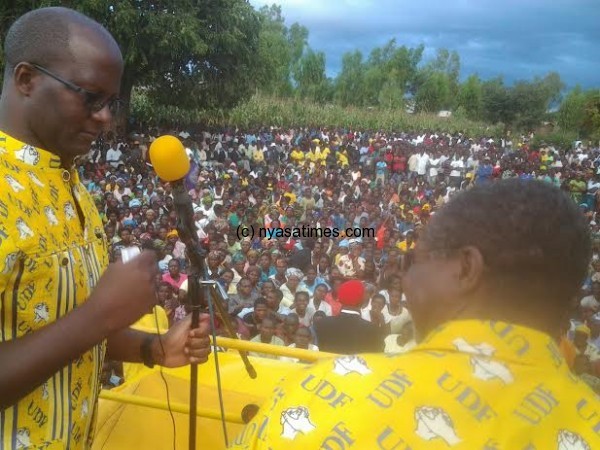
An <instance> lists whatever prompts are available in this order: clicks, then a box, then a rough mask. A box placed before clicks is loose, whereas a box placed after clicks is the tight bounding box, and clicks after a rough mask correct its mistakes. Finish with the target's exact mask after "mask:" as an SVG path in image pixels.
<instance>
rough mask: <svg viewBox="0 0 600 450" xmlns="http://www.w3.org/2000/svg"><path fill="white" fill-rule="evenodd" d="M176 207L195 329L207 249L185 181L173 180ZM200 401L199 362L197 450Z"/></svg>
mask: <svg viewBox="0 0 600 450" xmlns="http://www.w3.org/2000/svg"><path fill="white" fill-rule="evenodd" d="M173 206H174V207H175V210H176V211H177V233H178V235H179V238H180V239H181V241H182V242H183V243H184V244H185V245H186V253H187V256H188V258H189V260H190V270H189V271H188V289H189V291H188V299H189V301H190V305H191V310H192V329H195V328H198V325H199V324H200V310H201V309H202V306H203V305H204V300H205V299H204V290H203V289H200V282H201V280H202V277H203V276H204V255H205V252H204V250H203V249H202V248H200V245H199V243H198V238H197V236H196V232H195V230H196V225H195V224H194V210H193V207H192V199H191V198H190V196H189V194H188V192H187V190H186V188H185V183H184V181H183V180H178V181H175V182H174V183H173ZM197 404H198V364H197V363H192V364H191V365H190V416H189V427H190V429H189V448H190V450H196V411H197Z"/></svg>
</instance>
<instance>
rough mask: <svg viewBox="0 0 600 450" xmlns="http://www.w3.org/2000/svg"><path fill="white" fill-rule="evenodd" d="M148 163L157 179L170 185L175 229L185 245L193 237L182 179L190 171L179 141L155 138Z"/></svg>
mask: <svg viewBox="0 0 600 450" xmlns="http://www.w3.org/2000/svg"><path fill="white" fill-rule="evenodd" d="M149 156H150V163H151V164H152V167H153V168H154V171H155V172H156V174H157V175H158V177H159V178H160V179H161V180H164V181H168V182H170V183H171V184H172V186H173V206H174V207H175V210H176V211H177V231H178V232H179V234H180V238H181V240H182V241H183V242H184V243H185V244H186V245H187V244H190V243H191V242H192V241H196V240H197V235H196V231H195V230H196V224H195V223H194V207H193V206H192V199H191V197H190V195H189V194H188V191H187V189H186V188H185V183H184V178H185V176H186V175H187V173H188V172H189V171H190V160H189V158H188V156H187V153H186V151H185V148H184V146H183V144H182V143H181V141H180V140H179V139H178V138H176V137H175V136H171V135H164V136H160V137H158V138H156V139H155V140H154V142H152V144H150V149H149Z"/></svg>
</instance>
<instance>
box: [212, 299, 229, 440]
mask: <svg viewBox="0 0 600 450" xmlns="http://www.w3.org/2000/svg"><path fill="white" fill-rule="evenodd" d="M213 301H214V300H213V297H211V295H210V293H209V295H208V310H209V313H210V327H211V328H212V338H213V347H214V354H215V372H216V374H217V392H218V393H219V407H220V409H221V426H222V427H223V437H224V438H225V447H226V448H227V447H229V439H227V424H226V423H225V407H224V406H223V391H222V388H221V371H220V370H219V355H218V353H219V352H218V350H217V330H216V327H215V310H214V305H213ZM217 301H220V300H219V299H217Z"/></svg>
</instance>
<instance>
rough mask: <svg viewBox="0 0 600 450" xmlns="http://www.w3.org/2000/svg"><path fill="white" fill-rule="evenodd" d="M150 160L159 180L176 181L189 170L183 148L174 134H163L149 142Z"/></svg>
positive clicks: (188, 162) (188, 163)
mask: <svg viewBox="0 0 600 450" xmlns="http://www.w3.org/2000/svg"><path fill="white" fill-rule="evenodd" d="M149 152H150V162H151V163H152V166H153V167H154V171H155V172H156V174H157V175H158V176H159V178H160V179H161V180H164V181H178V180H181V179H183V178H184V177H185V176H186V175H187V173H188V172H189V171H190V160H189V158H188V156H187V153H186V152H185V148H184V147H183V144H182V143H181V141H180V140H179V139H177V138H176V137H175V136H171V135H168V134H166V135H164V136H160V137H159V138H156V139H155V140H154V142H152V144H150V150H149Z"/></svg>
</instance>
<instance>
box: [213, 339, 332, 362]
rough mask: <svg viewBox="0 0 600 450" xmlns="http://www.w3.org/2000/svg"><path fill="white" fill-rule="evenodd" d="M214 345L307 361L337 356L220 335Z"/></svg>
mask: <svg viewBox="0 0 600 450" xmlns="http://www.w3.org/2000/svg"><path fill="white" fill-rule="evenodd" d="M211 341H212V337H211ZM216 345H217V347H225V348H232V349H235V350H245V351H247V352H256V353H266V354H267V355H275V356H287V357H289V358H298V359H299V360H301V361H309V362H315V361H319V360H320V359H327V358H335V357H336V356H339V355H336V354H335V353H326V352H315V351H312V350H304V349H301V348H290V347H282V346H281V345H271V344H263V343H260V342H250V341H243V340H241V339H231V338H226V337H221V336H217V344H216Z"/></svg>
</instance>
